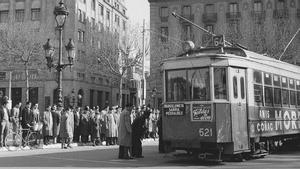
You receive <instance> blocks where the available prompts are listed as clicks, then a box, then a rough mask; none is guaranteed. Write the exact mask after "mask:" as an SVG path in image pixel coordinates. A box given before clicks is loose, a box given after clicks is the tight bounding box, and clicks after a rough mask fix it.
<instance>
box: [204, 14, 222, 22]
mask: <svg viewBox="0 0 300 169" xmlns="http://www.w3.org/2000/svg"><path fill="white" fill-rule="evenodd" d="M217 20H218V14H217V13H204V14H203V15H202V22H203V23H216V22H217Z"/></svg>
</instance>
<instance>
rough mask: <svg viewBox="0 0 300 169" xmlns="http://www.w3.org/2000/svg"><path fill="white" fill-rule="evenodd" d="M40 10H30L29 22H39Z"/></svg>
mask: <svg viewBox="0 0 300 169" xmlns="http://www.w3.org/2000/svg"><path fill="white" fill-rule="evenodd" d="M40 14H41V10H40V9H39V8H35V9H31V20H32V21H38V20H40Z"/></svg>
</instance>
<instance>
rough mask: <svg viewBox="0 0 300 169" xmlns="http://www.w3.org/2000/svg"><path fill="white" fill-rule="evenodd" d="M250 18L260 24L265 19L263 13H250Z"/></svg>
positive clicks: (264, 13)
mask: <svg viewBox="0 0 300 169" xmlns="http://www.w3.org/2000/svg"><path fill="white" fill-rule="evenodd" d="M251 17H252V18H253V20H254V21H255V22H257V23H262V22H264V21H265V19H266V12H265V11H251Z"/></svg>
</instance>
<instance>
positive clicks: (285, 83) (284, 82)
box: [281, 77, 288, 88]
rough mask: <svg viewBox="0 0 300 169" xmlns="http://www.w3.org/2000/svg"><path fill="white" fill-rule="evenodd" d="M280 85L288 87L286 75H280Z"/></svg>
mask: <svg viewBox="0 0 300 169" xmlns="http://www.w3.org/2000/svg"><path fill="white" fill-rule="evenodd" d="M281 86H282V87H286V88H287V87H288V82H287V78H286V77H282V78H281Z"/></svg>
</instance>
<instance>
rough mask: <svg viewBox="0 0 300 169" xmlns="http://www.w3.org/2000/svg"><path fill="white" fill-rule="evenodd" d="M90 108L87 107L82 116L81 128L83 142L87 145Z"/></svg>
mask: <svg viewBox="0 0 300 169" xmlns="http://www.w3.org/2000/svg"><path fill="white" fill-rule="evenodd" d="M88 111H89V110H88V107H87V106H86V107H85V109H84V110H83V112H82V114H81V116H80V122H79V128H80V135H81V142H82V143H87V142H88V138H89V133H90V132H89V120H90V117H89V112H88Z"/></svg>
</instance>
